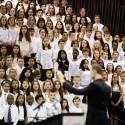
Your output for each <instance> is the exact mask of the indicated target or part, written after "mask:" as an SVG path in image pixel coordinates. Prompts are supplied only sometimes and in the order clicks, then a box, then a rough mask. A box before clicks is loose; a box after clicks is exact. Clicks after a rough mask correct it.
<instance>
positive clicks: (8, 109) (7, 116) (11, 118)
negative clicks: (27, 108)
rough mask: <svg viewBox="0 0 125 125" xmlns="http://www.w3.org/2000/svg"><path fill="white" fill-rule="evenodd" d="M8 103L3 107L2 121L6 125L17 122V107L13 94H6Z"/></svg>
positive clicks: (12, 124) (14, 124) (13, 124)
mask: <svg viewBox="0 0 125 125" xmlns="http://www.w3.org/2000/svg"><path fill="white" fill-rule="evenodd" d="M7 102H8V104H7V105H6V106H5V109H4V122H5V124H6V125H16V124H17V122H18V108H17V107H16V105H13V104H14V97H13V95H8V96H7Z"/></svg>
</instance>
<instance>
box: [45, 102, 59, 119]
mask: <svg viewBox="0 0 125 125" xmlns="http://www.w3.org/2000/svg"><path fill="white" fill-rule="evenodd" d="M43 107H45V108H46V112H47V117H52V116H54V115H58V114H60V113H61V105H60V103H59V102H56V101H54V102H53V103H52V102H50V101H47V102H46V103H44V105H43Z"/></svg>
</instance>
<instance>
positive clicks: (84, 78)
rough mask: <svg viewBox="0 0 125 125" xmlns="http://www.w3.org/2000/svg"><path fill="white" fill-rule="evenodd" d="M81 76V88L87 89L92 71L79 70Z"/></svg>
mask: <svg viewBox="0 0 125 125" xmlns="http://www.w3.org/2000/svg"><path fill="white" fill-rule="evenodd" d="M79 76H80V77H81V86H83V87H87V86H88V85H89V84H90V83H91V82H92V79H91V73H90V71H82V70H81V69H80V70H79Z"/></svg>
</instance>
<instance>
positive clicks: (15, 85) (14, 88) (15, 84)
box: [10, 79, 23, 101]
mask: <svg viewBox="0 0 125 125" xmlns="http://www.w3.org/2000/svg"><path fill="white" fill-rule="evenodd" d="M10 93H12V94H13V96H14V101H16V98H17V96H18V94H20V93H23V92H22V91H21V90H19V81H18V80H17V79H13V80H12V81H11V84H10Z"/></svg>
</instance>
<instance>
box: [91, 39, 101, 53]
mask: <svg viewBox="0 0 125 125" xmlns="http://www.w3.org/2000/svg"><path fill="white" fill-rule="evenodd" d="M97 41H98V42H99V48H95V43H96V42H97ZM95 50H98V51H99V53H100V55H101V52H102V46H101V42H100V40H95V42H94V44H93V47H92V53H94V52H95Z"/></svg>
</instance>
